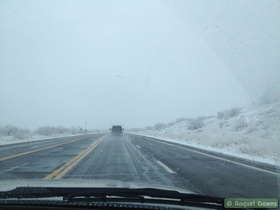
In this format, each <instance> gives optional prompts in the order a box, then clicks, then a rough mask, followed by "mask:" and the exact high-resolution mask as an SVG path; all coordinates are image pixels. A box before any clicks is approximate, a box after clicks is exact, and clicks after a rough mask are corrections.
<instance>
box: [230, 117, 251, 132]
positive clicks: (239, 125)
mask: <svg viewBox="0 0 280 210" xmlns="http://www.w3.org/2000/svg"><path fill="white" fill-rule="evenodd" d="M247 127H248V121H247V119H246V118H245V117H243V116H241V117H240V118H239V119H238V120H236V121H235V123H234V126H233V129H234V131H241V130H243V129H245V128H247Z"/></svg>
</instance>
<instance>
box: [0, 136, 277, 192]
mask: <svg viewBox="0 0 280 210" xmlns="http://www.w3.org/2000/svg"><path fill="white" fill-rule="evenodd" d="M7 177H9V179H10V180H18V179H33V178H37V179H43V180H52V179H90V180H98V179H108V180H120V181H124V182H137V183H145V184H151V185H162V186H174V187H178V188H183V189H187V190H189V191H192V192H195V193H202V194H208V195H215V196H222V197H230V196H234V197H236V196H237V197H238V196H241V197H278V195H279V192H278V190H279V183H278V181H279V175H278V174H277V173H276V172H275V173H274V172H272V173H270V172H268V171H265V170H258V169H257V168H254V167H247V166H245V165H242V164H240V165H239V164H237V163H234V162H231V161H227V160H223V159H221V158H215V157H213V156H209V155H207V154H205V155H204V154H203V153H199V152H196V151H191V150H190V149H188V148H186V147H184V146H180V145H172V144H168V143H164V142H160V141H155V140H153V139H149V138H147V137H142V136H138V135H133V134H124V135H120V136H118V135H111V134H105V135H102V134H91V135H84V136H73V137H65V138H56V139H49V140H42V141H34V142H27V143H20V144H11V145H3V146H0V179H1V180H4V179H7Z"/></svg>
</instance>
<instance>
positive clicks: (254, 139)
mask: <svg viewBox="0 0 280 210" xmlns="http://www.w3.org/2000/svg"><path fill="white" fill-rule="evenodd" d="M138 133H141V134H146V135H152V136H156V137H164V138H167V139H170V140H176V141H177V142H179V143H183V144H190V145H192V146H196V147H203V148H206V149H210V150H215V151H218V152H222V153H227V154H232V155H236V156H241V157H244V158H248V159H253V160H258V161H264V162H269V163H273V164H279V163H280V102H273V103H267V104H262V105H254V106H250V107H247V108H233V109H230V110H225V111H222V112H218V113H217V114H216V115H215V116H209V117H199V118H196V119H186V118H185V119H184V118H182V119H177V120H176V121H175V122H171V123H168V124H160V123H159V124H156V125H155V126H153V127H148V128H146V129H144V130H141V131H138Z"/></svg>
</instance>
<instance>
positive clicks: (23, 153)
mask: <svg viewBox="0 0 280 210" xmlns="http://www.w3.org/2000/svg"><path fill="white" fill-rule="evenodd" d="M80 140H82V139H76V140H73V141H69V142H64V143H61V144H54V145H50V146H46V147H42V148H40V149H35V150H31V151H28V152H21V153H17V154H14V155H9V156H6V157H1V158H0V161H4V160H10V159H13V158H17V157H20V156H23V155H28V154H31V153H34V152H40V151H43V150H47V149H51V148H54V147H59V146H62V145H65V144H71V143H73V142H75V141H80Z"/></svg>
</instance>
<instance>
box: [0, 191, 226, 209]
mask: <svg viewBox="0 0 280 210" xmlns="http://www.w3.org/2000/svg"><path fill="white" fill-rule="evenodd" d="M48 197H63V199H64V200H68V201H77V200H78V201H86V200H87V201H89V200H90V199H91V200H92V201H94V198H99V199H100V198H101V199H103V201H105V200H106V201H109V200H110V197H115V198H116V197H118V198H122V201H123V199H124V198H126V199H127V200H129V201H131V200H132V199H133V200H134V201H136V200H137V201H138V202H139V201H140V202H152V201H157V202H159V203H172V204H176V205H187V206H200V207H215V208H219V207H222V206H223V202H224V199H223V198H218V197H212V196H205V195H198V194H189V193H181V192H178V191H173V190H162V189H155V188H136V189H130V188H76V187H75V188H71V187H17V188H15V189H13V190H11V191H5V192H0V199H7V198H25V199H26V198H48ZM147 197H148V198H147ZM114 201H116V199H114Z"/></svg>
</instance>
